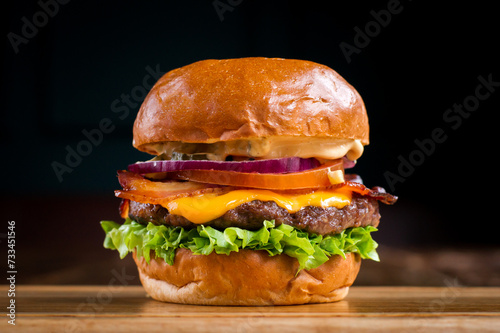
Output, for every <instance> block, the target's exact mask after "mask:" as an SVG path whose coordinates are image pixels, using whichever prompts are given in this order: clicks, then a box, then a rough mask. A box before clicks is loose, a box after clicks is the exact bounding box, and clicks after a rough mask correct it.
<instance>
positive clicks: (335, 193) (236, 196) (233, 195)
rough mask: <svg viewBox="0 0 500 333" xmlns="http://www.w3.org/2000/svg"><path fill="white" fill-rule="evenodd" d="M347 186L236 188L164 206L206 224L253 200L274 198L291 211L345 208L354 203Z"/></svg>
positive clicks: (272, 199)
mask: <svg viewBox="0 0 500 333" xmlns="http://www.w3.org/2000/svg"><path fill="white" fill-rule="evenodd" d="M351 199H352V193H351V191H349V190H347V189H336V190H321V191H315V192H312V193H308V194H282V193H276V192H273V191H269V190H235V191H231V192H229V193H226V194H223V195H217V194H203V195H198V196H192V197H184V198H179V199H176V200H173V201H170V202H169V203H167V204H166V205H165V208H167V209H168V211H169V212H170V213H171V214H174V215H181V216H183V217H185V218H186V219H188V220H189V221H191V222H193V223H197V224H200V223H205V222H208V221H211V220H213V219H216V218H218V217H220V216H222V215H224V214H225V213H226V212H227V211H228V210H231V209H234V208H236V207H238V206H239V205H242V204H244V203H246V202H250V201H253V200H260V201H274V202H275V203H276V204H277V205H278V206H280V207H282V208H284V209H286V210H287V211H288V212H290V213H295V212H297V211H299V210H300V209H301V208H303V207H306V206H317V207H322V208H326V207H336V208H342V207H344V206H346V205H349V204H350V203H351Z"/></svg>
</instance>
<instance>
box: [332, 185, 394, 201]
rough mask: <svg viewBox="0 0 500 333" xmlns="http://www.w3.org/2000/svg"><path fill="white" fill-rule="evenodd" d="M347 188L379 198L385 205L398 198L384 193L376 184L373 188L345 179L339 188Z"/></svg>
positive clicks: (363, 194)
mask: <svg viewBox="0 0 500 333" xmlns="http://www.w3.org/2000/svg"><path fill="white" fill-rule="evenodd" d="M346 187H347V188H348V189H349V190H351V191H352V192H356V193H359V194H361V195H362V196H367V197H370V198H372V199H376V200H379V201H380V202H383V203H385V204H386V205H393V204H395V203H396V201H397V200H398V197H397V196H395V195H392V194H389V193H386V192H385V190H384V189H383V188H382V187H379V186H376V187H373V188H371V189H370V188H368V187H366V186H365V185H363V184H361V183H355V182H351V181H346V182H345V183H343V184H342V185H341V188H346Z"/></svg>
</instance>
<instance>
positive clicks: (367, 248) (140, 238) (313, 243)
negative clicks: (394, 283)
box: [101, 219, 379, 270]
mask: <svg viewBox="0 0 500 333" xmlns="http://www.w3.org/2000/svg"><path fill="white" fill-rule="evenodd" d="M101 227H102V228H103V230H104V232H105V233H106V238H105V240H104V247H105V248H107V249H112V250H117V251H118V252H119V253H120V258H122V259H123V258H124V257H125V256H126V255H127V254H128V253H129V252H132V251H134V250H136V251H137V255H138V256H142V257H144V259H145V260H146V261H147V262H149V261H150V260H151V258H150V254H151V251H154V253H155V255H156V256H157V257H160V258H163V259H164V260H165V262H166V263H168V264H169V265H172V264H173V263H174V259H175V251H176V250H177V249H178V248H185V249H189V250H191V251H192V252H193V253H194V254H198V255H208V254H210V253H212V252H214V251H215V253H217V254H226V255H229V254H230V253H231V252H233V251H236V252H237V251H239V249H251V250H264V251H267V252H268V253H269V255H270V256H275V255H278V254H286V255H288V256H290V257H293V258H296V259H297V260H298V262H299V265H300V266H299V270H302V269H306V270H308V269H312V268H315V267H318V266H320V265H321V264H323V263H324V262H326V261H327V260H328V258H329V257H330V256H332V255H337V254H338V255H341V256H342V257H344V258H345V254H346V253H349V252H354V253H359V255H360V256H361V258H363V259H372V260H375V261H379V257H378V254H377V252H376V248H377V246H378V244H377V243H376V242H375V241H374V240H373V238H372V237H371V235H370V233H371V232H374V231H377V228H375V227H373V226H367V227H357V228H349V229H346V230H344V231H342V232H341V233H339V234H336V235H327V236H321V235H316V234H309V233H307V232H305V231H301V230H299V229H296V228H294V227H292V226H289V225H286V224H280V225H279V226H276V225H275V223H274V221H263V226H262V228H260V229H259V230H256V231H251V230H245V229H241V228H237V227H230V228H226V229H224V230H223V231H219V230H217V229H214V228H212V227H210V226H203V225H199V226H197V227H196V228H194V229H190V230H186V229H184V228H182V227H170V226H165V225H154V224H152V223H149V224H148V225H142V224H139V223H137V222H135V221H133V220H131V219H127V220H126V221H125V223H124V224H122V225H119V224H118V223H115V222H113V221H102V222H101Z"/></svg>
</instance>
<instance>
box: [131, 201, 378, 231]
mask: <svg viewBox="0 0 500 333" xmlns="http://www.w3.org/2000/svg"><path fill="white" fill-rule="evenodd" d="M129 217H130V218H131V219H133V220H135V221H137V222H139V223H142V224H147V223H148V222H152V223H153V224H156V225H160V224H164V225H169V226H179V227H183V228H186V229H191V228H195V227H196V226H197V225H198V224H195V223H192V222H190V221H189V220H187V219H186V218H185V217H183V216H179V215H173V214H170V213H169V212H168V210H167V209H166V208H164V207H162V206H160V205H153V204H145V203H139V202H134V201H130V206H129ZM264 220H274V221H275V224H276V225H280V224H282V223H284V224H288V225H291V226H293V227H296V228H298V229H301V230H305V231H307V232H309V233H314V234H320V235H327V234H337V233H340V232H342V230H344V229H347V228H351V227H365V226H368V225H372V226H375V227H376V226H377V225H378V223H379V221H380V214H379V208H378V202H377V200H375V199H371V198H368V197H362V196H359V195H357V194H353V197H352V201H351V204H350V205H348V206H345V207H343V208H341V209H338V208H335V207H327V208H321V207H315V206H307V207H304V208H302V209H301V210H299V211H298V212H296V213H289V212H288V211H287V210H286V209H284V208H281V207H280V206H278V205H277V204H276V203H275V202H273V201H259V200H255V201H251V202H248V203H245V204H242V205H240V206H238V207H236V208H235V209H231V210H229V211H227V212H226V213H225V214H224V215H222V216H221V217H219V218H216V219H214V220H212V221H209V222H207V223H203V225H206V226H211V227H213V228H216V229H219V230H222V229H224V228H227V227H239V228H242V229H247V230H257V229H259V228H261V227H262V222H263V221H264Z"/></svg>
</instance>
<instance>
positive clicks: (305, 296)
mask: <svg viewBox="0 0 500 333" xmlns="http://www.w3.org/2000/svg"><path fill="white" fill-rule="evenodd" d="M151 256H152V258H151V260H150V262H149V264H148V263H146V260H145V259H144V258H143V257H141V258H137V256H136V254H135V252H134V260H135V262H136V264H137V268H138V270H139V276H140V279H141V282H142V285H143V286H144V289H145V290H146V292H147V293H148V294H149V295H150V296H151V297H152V298H153V299H155V300H158V301H162V302H171V303H182V304H199V305H254V306H255V305H292V304H305V303H325V302H336V301H340V300H342V299H343V298H344V297H346V296H347V293H348V291H349V286H351V285H352V284H353V282H354V280H355V279H356V276H357V274H358V271H359V267H360V264H361V258H360V257H359V255H358V254H355V253H348V254H346V258H345V259H344V258H343V257H341V256H339V255H335V256H332V257H330V259H329V260H328V261H327V262H326V263H324V264H322V265H321V266H319V267H317V268H314V269H311V270H301V271H300V272H299V273H298V274H297V270H298V268H299V263H298V261H297V260H296V259H295V258H292V257H289V256H287V255H276V256H272V257H271V256H269V255H268V253H267V252H266V251H254V250H240V251H239V252H231V254H229V255H225V254H216V253H211V254H210V255H207V256H206V255H195V254H193V253H192V252H191V251H190V250H188V249H178V250H177V252H176V255H175V261H174V264H173V265H172V266H170V265H168V264H167V263H166V262H165V261H164V260H163V259H161V258H155V257H154V253H151Z"/></svg>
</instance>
